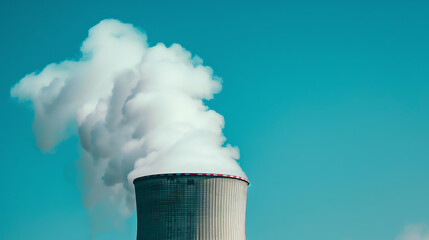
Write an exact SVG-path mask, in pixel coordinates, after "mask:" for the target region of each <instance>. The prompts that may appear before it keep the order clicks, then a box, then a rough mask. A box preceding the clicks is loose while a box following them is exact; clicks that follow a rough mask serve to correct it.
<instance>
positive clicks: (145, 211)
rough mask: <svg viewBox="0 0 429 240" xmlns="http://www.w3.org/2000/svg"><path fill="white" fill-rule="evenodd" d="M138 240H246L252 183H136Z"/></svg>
mask: <svg viewBox="0 0 429 240" xmlns="http://www.w3.org/2000/svg"><path fill="white" fill-rule="evenodd" d="M134 185H135V189H136V200H137V224H138V227H137V240H193V239H195V240H197V239H198V240H215V239H216V240H244V239H246V234H245V215H246V197H247V186H248V183H247V182H245V181H243V180H239V179H234V178H227V177H216V176H176V175H173V176H156V177H143V178H138V179H136V180H135V181H134Z"/></svg>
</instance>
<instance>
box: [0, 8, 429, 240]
mask: <svg viewBox="0 0 429 240" xmlns="http://www.w3.org/2000/svg"><path fill="white" fill-rule="evenodd" d="M428 13H429V3H428V2H427V1H412V2H411V1H376V3H375V1H347V3H345V1H324V2H323V3H321V1H295V2H293V1H277V2H275V1H259V2H255V3H253V2H251V1H242V2H238V1H234V2H232V1H150V2H149V1H127V2H125V3H123V2H120V1H97V2H95V1H94V2H92V3H89V2H88V1H80V0H76V1H67V2H63V3H61V2H60V1H28V2H26V1H10V0H4V1H2V2H1V3H0V27H1V31H2V33H1V38H0V39H1V41H0V43H1V44H0V52H1V54H0V66H1V67H0V76H1V81H0V91H1V92H0V93H1V94H0V97H1V99H0V102H1V109H2V115H1V119H0V123H1V125H2V128H1V132H0V133H1V138H0V141H1V143H0V146H1V152H2V155H3V156H2V159H1V160H0V169H1V174H0V182H1V185H0V186H1V189H2V194H1V197H0V213H1V214H0V239H13V240H20V239H43V240H49V239H64V240H68V239H73V240H76V239H91V229H90V222H89V221H90V220H89V214H88V213H87V211H86V209H85V208H84V207H83V205H82V202H81V194H80V188H79V184H78V179H79V176H80V174H79V172H78V171H77V169H76V160H77V159H78V158H79V143H78V138H77V137H76V136H73V137H71V138H69V139H68V140H67V141H64V142H62V143H61V144H60V145H59V146H57V147H56V148H55V150H54V151H52V152H51V153H42V152H41V151H40V150H39V149H38V148H37V147H36V146H35V138H34V135H33V132H32V130H31V124H32V122H33V112H32V111H31V108H30V106H25V105H23V104H19V103H18V102H17V101H16V100H15V99H11V98H10V93H9V91H10V88H11V87H12V86H13V85H14V84H15V83H16V82H17V81H18V80H20V79H21V78H22V77H24V76H25V74H28V73H30V72H33V71H38V70H41V69H42V68H43V67H44V66H45V65H47V64H49V63H51V62H59V61H62V60H64V59H78V58H79V57H80V52H79V47H80V44H81V43H82V41H83V40H84V39H85V38H86V35H87V31H88V29H89V28H90V27H92V26H93V25H95V24H97V23H98V22H99V21H101V20H102V19H105V18H116V19H119V20H121V21H123V22H128V23H132V24H134V25H135V26H137V27H139V28H141V29H143V30H144V31H145V32H146V33H147V34H148V39H149V43H150V44H151V45H154V44H156V43H157V42H164V43H166V44H167V45H170V44H172V43H176V42H177V43H180V44H181V45H182V46H184V47H185V48H186V49H188V50H190V51H191V52H192V53H193V54H197V55H199V56H200V57H201V58H202V59H203V60H204V63H205V64H206V65H209V66H211V67H212V68H213V69H214V72H215V74H216V75H218V76H221V77H222V78H223V90H222V92H221V93H220V94H218V95H217V96H216V97H215V99H214V100H212V101H210V102H209V105H210V107H212V108H213V109H214V110H216V111H217V112H219V113H221V114H222V115H223V116H224V117H225V120H226V128H225V131H224V133H225V135H226V137H227V138H228V142H229V143H231V144H233V145H237V146H239V147H240V151H241V160H240V164H241V165H242V167H243V169H244V171H245V172H246V173H247V175H248V177H249V178H250V181H251V183H252V185H251V187H250V188H249V194H248V211H247V238H248V239H249V240H259V239H268V240H271V239H294V240H314V239H322V240H324V239H326V240H391V239H396V237H397V236H399V235H400V234H402V233H403V232H404V228H405V227H406V226H408V225H415V224H422V226H423V225H424V224H426V225H429V207H428V206H429V205H428V203H429V54H428V53H429V44H428V43H429V14H428ZM29 110H30V111H29ZM135 231H136V223H135V215H133V216H132V217H131V218H130V219H129V221H128V223H127V224H125V225H124V226H122V227H121V228H120V229H118V230H111V231H107V232H103V233H99V234H97V235H95V236H93V238H92V239H100V240H101V239H103V240H104V239H105V240H110V239H130V240H131V239H135ZM59 236H61V237H59ZM422 239H423V238H422Z"/></svg>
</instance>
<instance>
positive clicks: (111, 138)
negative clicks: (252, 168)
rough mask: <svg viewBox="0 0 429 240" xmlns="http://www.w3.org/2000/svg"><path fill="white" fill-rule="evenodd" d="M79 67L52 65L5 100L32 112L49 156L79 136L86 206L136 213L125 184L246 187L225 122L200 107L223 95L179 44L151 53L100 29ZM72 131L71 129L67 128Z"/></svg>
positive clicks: (134, 38) (123, 34) (137, 40)
mask: <svg viewBox="0 0 429 240" xmlns="http://www.w3.org/2000/svg"><path fill="white" fill-rule="evenodd" d="M81 51H82V53H83V56H82V58H81V59H80V60H79V61H63V62H61V63H59V64H50V65H48V66H46V67H45V68H44V69H43V71H41V72H40V73H31V74H29V75H27V76H25V77H24V78H23V79H21V80H20V82H19V83H17V84H16V85H15V86H14V87H13V88H12V89H11V95H12V96H13V97H16V98H19V100H21V101H29V102H31V103H32V104H33V106H34V112H35V117H34V124H33V130H34V133H35V136H36V138H37V145H38V146H39V147H40V148H41V149H42V150H44V151H47V150H49V149H51V148H53V147H54V146H55V145H57V144H58V143H59V142H60V141H61V140H63V139H64V138H66V137H67V135H69V134H70V129H71V131H74V132H77V133H78V135H79V139H80V144H81V146H82V149H83V151H82V156H81V159H80V166H81V168H82V170H83V172H84V183H85V186H86V188H85V193H86V194H85V198H84V202H85V204H86V205H87V206H88V207H89V209H90V210H91V211H93V212H98V211H99V212H104V213H106V211H107V212H108V213H109V214H108V215H109V216H111V218H112V219H118V217H126V216H128V215H129V214H130V213H131V212H132V211H133V209H134V192H133V191H134V189H133V185H132V180H133V179H135V178H136V177H139V176H144V175H150V174H157V173H176V172H191V173H199V172H201V173H223V174H231V175H236V176H241V177H245V174H244V173H243V171H242V170H241V168H240V167H239V165H238V164H237V162H236V160H235V159H238V158H239V153H238V148H236V147H231V146H230V145H226V146H224V142H225V140H226V139H225V137H224V136H223V134H222V129H223V126H224V119H223V117H222V116H221V115H220V114H218V113H216V112H215V111H213V110H210V109H208V107H207V106H205V105H204V102H203V100H208V99H212V98H213V94H215V93H218V92H219V91H220V90H221V83H220V79H218V78H216V77H214V76H213V71H212V69H211V68H210V67H207V66H203V65H202V60H201V59H200V58H198V57H192V56H191V54H190V53H189V52H188V51H186V50H185V49H183V48H182V47H181V46H180V45H178V44H173V45H172V46H171V47H166V46H165V45H164V44H162V43H159V44H157V45H156V46H153V47H148V45H147V43H146V35H145V34H143V33H141V32H140V31H138V30H137V29H136V28H134V27H133V26H132V25H130V24H124V23H121V22H119V21H117V20H104V21H102V22H100V23H99V24H97V25H96V26H94V27H93V28H91V29H90V30H89V36H88V38H87V39H86V40H85V41H84V42H83V44H82V47H81ZM73 126H77V128H76V127H73Z"/></svg>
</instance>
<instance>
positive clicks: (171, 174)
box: [133, 173, 250, 184]
mask: <svg viewBox="0 0 429 240" xmlns="http://www.w3.org/2000/svg"><path fill="white" fill-rule="evenodd" d="M166 176H213V177H225V178H235V179H240V180H243V181H245V182H247V184H250V182H249V180H248V179H247V178H244V177H239V176H233V175H229V174H219V173H162V174H153V175H147V176H142V177H138V178H136V179H134V181H133V182H135V181H136V180H137V179H140V178H151V177H166Z"/></svg>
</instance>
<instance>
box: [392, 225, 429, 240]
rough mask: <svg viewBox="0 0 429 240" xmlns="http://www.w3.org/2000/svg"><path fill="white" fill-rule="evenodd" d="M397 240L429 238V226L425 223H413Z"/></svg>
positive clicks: (424, 239) (422, 239)
mask: <svg viewBox="0 0 429 240" xmlns="http://www.w3.org/2000/svg"><path fill="white" fill-rule="evenodd" d="M396 240H429V228H428V227H427V226H426V225H424V224H411V225H408V226H406V227H405V230H404V232H403V233H402V234H401V235H399V236H398V237H397V238H396Z"/></svg>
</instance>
